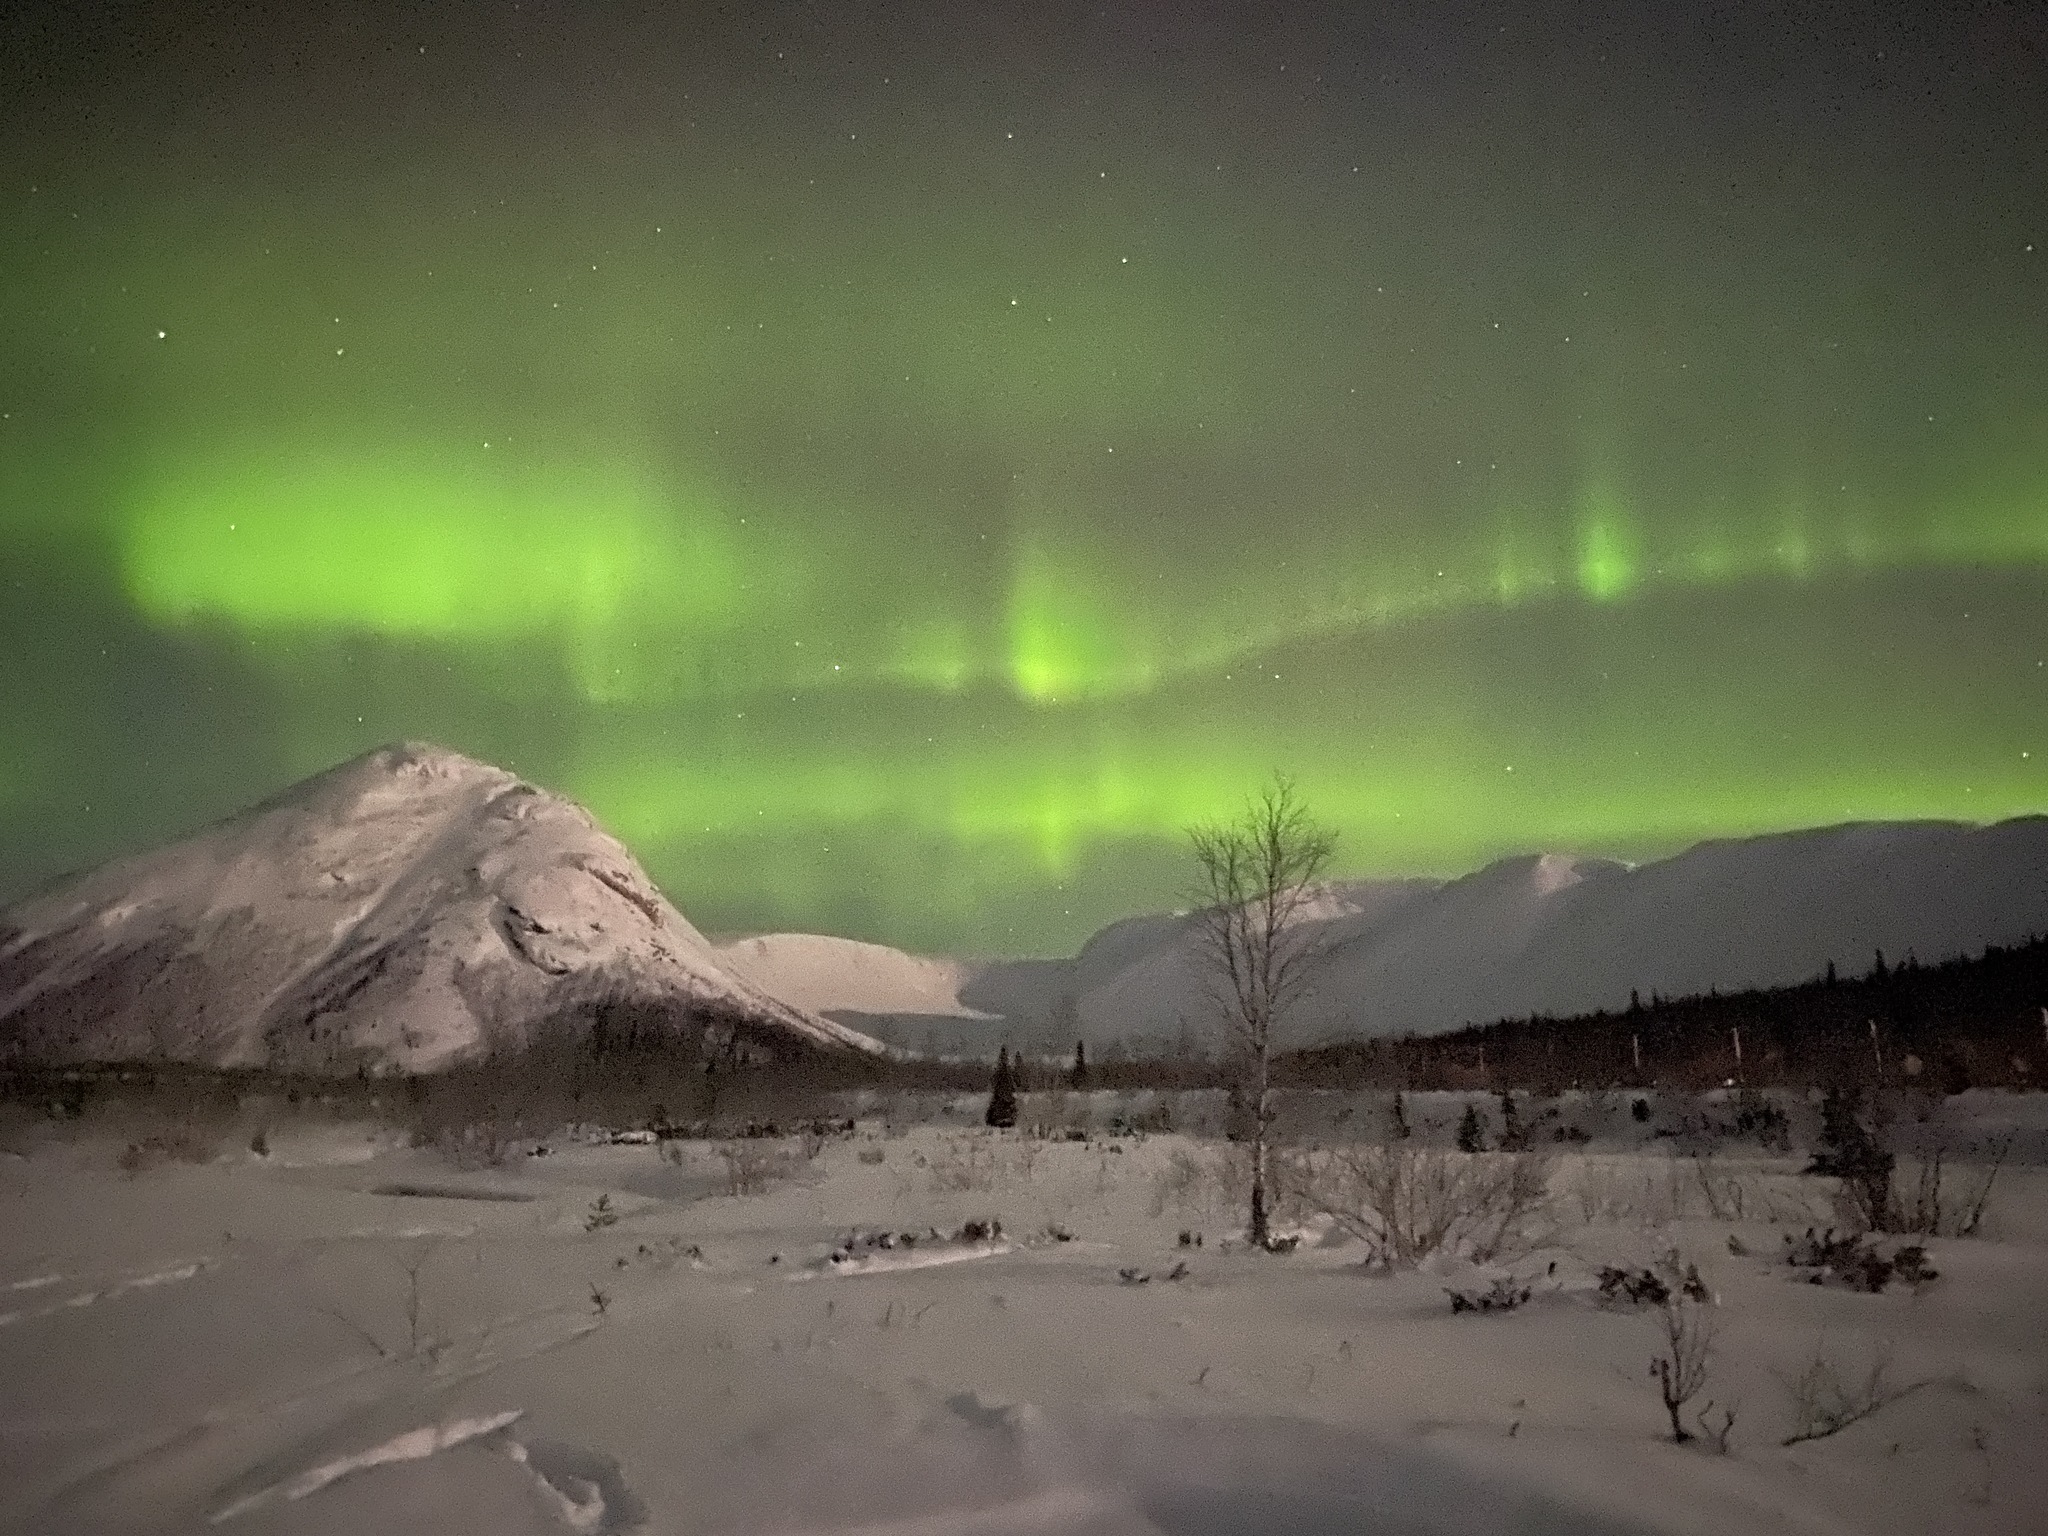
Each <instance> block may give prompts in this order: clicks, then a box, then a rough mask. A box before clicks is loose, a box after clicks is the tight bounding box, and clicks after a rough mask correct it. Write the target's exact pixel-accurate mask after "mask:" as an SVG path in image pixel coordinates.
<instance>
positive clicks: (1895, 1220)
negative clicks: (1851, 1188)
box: [1848, 1135, 2012, 1237]
mask: <svg viewBox="0 0 2048 1536" xmlns="http://www.w3.org/2000/svg"><path fill="white" fill-rule="evenodd" d="M2011 1152H2012V1137H2011V1136H2009V1135H2008V1136H2004V1137H2001V1138H1999V1139H1998V1140H1997V1141H1995V1142H1993V1143H1992V1145H1991V1149H1990V1153H1991V1156H1990V1161H1988V1162H1984V1163H1975V1164H1966V1165H1961V1167H1960V1169H1959V1166H1958V1165H1957V1164H1954V1163H1951V1162H1949V1160H1948V1149H1947V1148H1945V1147H1936V1148H1935V1149H1934V1150H1933V1151H1932V1152H1930V1153H1928V1155H1927V1156H1925V1157H1923V1158H1920V1159H1919V1160H1918V1161H1917V1162H1914V1163H1910V1164H1907V1165H1906V1167H1904V1168H1901V1169H1899V1170H1898V1172H1897V1173H1896V1174H1895V1175H1894V1176H1893V1178H1892V1181H1891V1185H1890V1199H1889V1201H1888V1202H1887V1208H1886V1210H1885V1212H1884V1221H1883V1223H1882V1224H1881V1225H1872V1224H1871V1223H1870V1221H1869V1219H1868V1218H1869V1215H1870V1212H1869V1211H1868V1210H1866V1209H1864V1208H1863V1206H1862V1205H1861V1204H1860V1203H1859V1202H1858V1201H1857V1200H1856V1199H1854V1198H1853V1195H1852V1197H1851V1198H1850V1199H1849V1201H1848V1205H1849V1210H1850V1213H1851V1214H1853V1215H1855V1216H1856V1217H1857V1218H1858V1219H1860V1220H1862V1221H1863V1222H1864V1224H1865V1226H1866V1227H1867V1228H1869V1229H1870V1230H1874V1231H1880V1232H1905V1233H1914V1234H1917V1235H1919V1236H1923V1237H1974V1236H1976V1234H1977V1233H1978V1231H1979V1230H1980V1229H1981V1228H1982V1227H1983V1224H1984V1211H1985V1207H1987V1206H1988V1205H1989V1204H1990V1203H1991V1191H1992V1188H1993V1187H1994V1186H1995V1185H1996V1184H1997V1182H1998V1175H1999V1172H2000V1170H2002V1169H2003V1168H2004V1167H2005V1160H2006V1158H2007V1157H2008V1156H2010V1155H2011ZM1908 1169H1910V1171H1911V1176H1910V1178H1909V1177H1907V1176H1906V1175H1907V1170H1908Z"/></svg>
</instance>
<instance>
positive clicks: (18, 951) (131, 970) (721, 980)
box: [0, 744, 880, 1071]
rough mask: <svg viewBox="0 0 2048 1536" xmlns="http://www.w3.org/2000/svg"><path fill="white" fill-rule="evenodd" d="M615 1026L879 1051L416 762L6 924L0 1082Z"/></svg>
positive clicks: (208, 833) (497, 1042) (533, 801)
mask: <svg viewBox="0 0 2048 1536" xmlns="http://www.w3.org/2000/svg"><path fill="white" fill-rule="evenodd" d="M618 1004H624V1005H630V1006H631V1007H632V1008H634V1009H635V1010H636V1011H637V1013H638V1016H639V1017H641V1018H652V1019H664V1018H666V1019H669V1020H672V1021H673V1022H674V1024H675V1025H676V1026H677V1027H681V1028H698V1027H703V1026H706V1025H708V1026H710V1027H711V1028H713V1029H714V1030H715V1031H722V1032H727V1033H728V1034H736V1035H739V1036H742V1037H745V1038H746V1039H748V1040H751V1041H753V1042H755V1043H757V1044H760V1045H763V1046H766V1047H768V1048H770V1049H776V1048H781V1049H789V1050H797V1049H806V1048H817V1049H834V1050H856V1051H874V1050H878V1049H880V1047H879V1046H877V1044H876V1042H874V1041H873V1040H871V1039H869V1038H867V1037H866V1036H864V1035H862V1034H860V1033H858V1032H856V1031H854V1030H851V1029H849V1028H847V1027H846V1026H844V1025H841V1024H836V1023H833V1022H831V1021H829V1020H826V1019H823V1018H820V1017H818V1016H817V1015H816V1014H814V1013H811V1012H809V1011H807V1010H805V1009H802V1008H798V1007H792V1006H791V1005H789V1004H788V1003H785V1002H783V1001H781V1000H780V999H778V998H776V997H774V996H772V995H770V994H768V993H766V992H763V991H761V990H760V989H758V988H757V987H755V986H753V985H751V984H750V983H748V982H746V981H745V980H742V979H741V978H739V977H736V976H734V975H732V974H731V973H730V972H728V971H727V970H725V969H724V968H723V967H722V966H721V965H720V964H719V963H718V960H717V958H716V957H715V956H714V954H713V953H712V948H711V945H710V944H709V943H708V942H707V941H706V940H705V938H704V936H703V935H702V934H700V933H699V932H698V931H697V930H696V929H695V928H693V927H691V926H690V924H689V923H688V922H686V921H685V920H684V919H683V917H682V915H681V914H680V913H678V912H677V911H676V909H675V908H674V907H672V906H670V905H669V903H668V902H667V901H666V900H665V899H664V898H663V897H662V895H661V893H660V892H659V891H658V890H656V889H655V887H654V883H653V882H652V881H651V880H649V879H648V878H647V874H646V872H645V871H644V870H642V869H641V868H640V866H639V864H638V863H637V862H636V861H635V860H634V859H633V856H632V855H631V854H629V853H628V852H626V850H625V848H624V847H623V846H621V845H620V844H619V843H618V842H617V841H615V840H614V839H612V838H611V837H609V836H607V835H606V834H605V833H604V832H603V831H602V830H601V829H600V828H599V827H598V826H597V824H596V822H595V821H594V820H593V819H592V818H591V816H590V814H589V813H588V812H587V811H585V810H583V809H582V808H581V807H579V806H576V805H573V804H571V803H570V802H569V801H567V800H564V799H561V798H559V797H558V796H555V795H551V794H548V793H547V792H545V791H544V790H540V789H536V788H535V787H534V786H533V785H531V784H527V783H524V782H522V781H521V780H519V779H517V778H515V777H513V775H511V774H509V773H506V772H504V771H503V770H501V769H497V768H492V767H489V766H487V765H485V764H483V763H478V762H474V761H472V760H470V759H469V758H466V757H463V756H460V755H459V754H457V753H454V752H447V751H443V750H441V749H439V748H435V747H429V746H420V745H410V744H409V745H403V746H394V747H386V748H383V749H380V750H378V751H375V752H371V753H368V754H367V755H365V756H363V757H359V758H356V759H354V760H353V761H351V762H347V763H343V764H342V765H341V766H339V767H337V768H334V769H331V770H329V771H328V772H326V773H322V774H319V775H316V776H315V777H313V778H310V779H307V780H305V781H304V782H303V783H300V784H297V785H294V786H293V787H292V788H290V789H288V790H286V791H285V792H284V793H282V794H280V795H278V796H276V797H275V798H274V799H271V800H268V801H266V802H264V803H263V804H261V805H258V806H256V807H254V808H252V809H250V810H248V811H244V812H242V813H241V814H240V815H237V816H234V817H231V818H229V819H228V820H226V821H223V822H221V823H219V824H217V825H215V826H213V827H210V828H208V829H206V830H205V831H203V832H200V833H198V834H196V835H195V836H192V837H188V838H186V839H184V840H182V841H180V842H176V843H173V844H171V845H169V846H168V847H165V848H160V849H158V850H156V851H155V852H152V853H146V854H142V855H140V856H139V857H136V858H130V859H122V860H118V861H117V862H115V863H112V864H108V865H106V866H104V867H103V868H101V869H98V870H95V871H93V872H92V873H90V874H87V875H85V876H83V877H81V878H78V879H75V880H71V881H68V882H65V883H62V884H60V885H58V886H57V887H55V888H53V889H51V890H48V891H45V892H43V893H42V894H40V895H38V896H35V897H32V898H30V899H29V900H27V901H24V902H21V903H19V904H17V905H15V906H13V907H10V908H8V909H7V910H6V911H4V912H0V1059H4V1058H5V1057H6V1056H8V1055H14V1056H17V1057H27V1058H31V1059H37V1060H44V1061H49V1060H60V1061H61V1060H109V1059H123V1058H142V1057H171V1058H176V1059H181V1060H187V1061H199V1062H208V1063H213V1064H216V1065H266V1066H274V1067H290V1068H298V1069H311V1070H325V1071H333V1070H347V1071H353V1070H355V1069H356V1068H358V1067H369V1068H376V1069H384V1068H390V1067H402V1068H406V1069H412V1070H421V1069H431V1068H434V1067H438V1066H443V1065H446V1064H449V1063H451V1062H454V1061H457V1060H461V1059H464V1058H469V1057H474V1056H477V1055H479V1054H484V1053H489V1052H495V1051H502V1050H507V1049H515V1048H518V1047H521V1046H524V1045H527V1044H529V1043H532V1042H533V1041H535V1040H536V1039H537V1038H539V1037H541V1036H543V1035H545V1034H547V1033H548V1032H550V1031H551V1030H559V1029H574V1028H576V1027H578V1025H579V1023H581V1024H585V1025H587V1023H588V1021H589V1019H590V1018H591V1017H593V1016H594V1015H593V1010H594V1009H597V1008H599V1007H601V1006H608V1005H618Z"/></svg>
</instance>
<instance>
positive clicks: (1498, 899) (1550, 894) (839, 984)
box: [747, 816, 2048, 1051]
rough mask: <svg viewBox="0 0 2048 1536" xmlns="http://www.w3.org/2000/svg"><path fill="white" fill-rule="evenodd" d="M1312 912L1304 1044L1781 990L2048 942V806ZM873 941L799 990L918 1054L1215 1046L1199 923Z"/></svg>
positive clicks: (1348, 901)
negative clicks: (1056, 945) (1049, 954)
mask: <svg viewBox="0 0 2048 1536" xmlns="http://www.w3.org/2000/svg"><path fill="white" fill-rule="evenodd" d="M1312 916H1313V921H1314V923H1315V926H1316V929H1317V937H1318V938H1319V939H1320V941H1321V942H1323V943H1324V944H1326V945H1327V946H1328V949H1329V959H1328V961H1327V964H1326V965H1325V967H1324V968H1323V969H1322V970H1321V972H1320V973H1319V975H1318V979H1317V983H1316V985H1315V987H1314V989H1313V991H1312V992H1310V993H1309V994H1308V996H1307V997H1306V998H1305V999H1304V1001H1303V1004H1302V1006H1301V1008H1300V1010H1299V1011H1298V1013H1297V1015H1296V1017H1295V1019H1294V1021H1293V1028H1292V1030H1291V1031H1290V1033H1291V1034H1292V1035H1293V1036H1294V1038H1295V1039H1297V1040H1299V1041H1301V1042H1303V1043H1307V1042H1312V1041H1317V1040H1323V1039H1329V1038H1333V1037H1343V1036H1356V1035H1384V1034H1399V1033H1403V1032H1407V1031H1415V1032H1417V1033H1429V1032H1432V1031H1439V1030H1445V1029H1455V1028H1457V1027H1458V1026H1460V1025H1463V1024H1466V1023H1483V1022H1490V1021H1492V1020H1494V1019H1500V1018H1512V1017H1519V1016H1525V1015H1527V1014H1530V1013H1538V1012H1540V1013H1547V1014H1570V1013H1576V1012H1581V1011H1590V1010H1592V1009H1595V1008H1622V1007H1625V1006H1627V1004H1628V1001H1629V994H1630V993H1631V992H1632V991H1633V992H1639V993H1640V994H1641V995H1642V996H1643V997H1644V998H1645V999H1647V998H1649V997H1650V995H1651V994H1652V993H1661V994H1663V995H1665V996H1682V995H1685V994H1688V993H1695V992H1706V991H1708V990H1710V989H1712V988H1717V987H1718V988H1720V989H1721V990H1723V991H1733V990H1739V989H1741V988H1745V987H1764V986H1779V985H1785V984H1789V983H1793V982H1797V981H1801V980H1804V979H1806V978H1809V977H1812V976H1817V975H1819V974H1820V973H1821V972H1822V971H1823V970H1825V969H1826V967H1827V966H1828V964H1829V963H1830V962H1833V963H1834V964H1835V965H1837V966H1838V967H1840V968H1841V969H1842V971H1843V972H1844V973H1845V974H1846V973H1851V972H1861V971H1863V970H1865V969H1867V968H1868V967H1869V966H1870V964H1871V963H1872V960H1873V957H1874V955H1875V953H1876V952H1877V951H1879V950H1882V951H1883V952H1884V953H1885V954H1886V955H1887V956H1888V957H1889V958H1890V959H1892V960H1894V961H1896V960H1900V959H1903V958H1904V957H1905V956H1907V955H1908V954H1911V955H1914V956H1915V957H1917V958H1918V959H1920V960H1922V961H1934V960H1940V959H1946V958H1948V957H1950V956H1954V955H1960V954H1967V953H1971V952H1974V951H1977V950H1981V949H1982V948H1983V947H1984V946H1985V945H1987V944H2011V943H2017V942H2019V941H2021V940H2023V939H2026V938H2028V937H2030V936H2032V935H2034V934H2039V933H2048V817H2040V816H2030V817H2021V818H2017V819H2015V820H2011V821H2005V822H1999V823H1997V824H1995V825H1991V826H1975V825H1971V824H1967V823H1962V822H1876V823H1860V824H1852V825H1846V826H1839V827H1826V828H1819V829H1815V830H1812V831H1803V832H1788V833H1780V834H1772V835H1768V836H1762V837H1752V838H1741V839H1729V840H1724V841H1717V842H1708V843H1701V844H1699V845H1698V846H1696V847H1694V848H1691V849H1688V850H1687V851H1685V852H1683V853H1680V854H1677V855H1675V856H1673V857H1671V858H1667V859H1660V860H1657V861H1655V862H1653V863H1647V864H1641V865H1635V866H1630V865H1625V864H1619V863H1615V862H1613V861H1611V860H1606V859H1587V858H1576V857H1571V856H1568V855H1563V854H1541V855H1533V856H1525V857H1521V858H1511V859H1503V860H1501V861H1499V862H1497V863H1494V864H1490V865H1488V866H1486V867H1485V868H1484V869H1481V870H1478V871H1475V872H1474V873H1472V874H1469V875H1465V876H1463V877H1461V878H1458V879H1455V880H1425V879H1412V880H1378V881H1362V882H1337V883H1333V884H1331V885H1330V886H1328V887H1326V888H1325V889H1324V890H1323V891H1322V892H1320V893H1319V896H1318V899H1317V901H1316V902H1315V904H1314V907H1313V909H1312ZM811 942H819V941H811ZM825 942H836V941H825ZM859 948H860V949H861V950H862V951H863V952H864V956H865V958H864V959H863V961H862V968H861V969H859V970H858V971H856V970H854V969H851V968H849V969H847V970H845V971H843V972H842V971H838V970H835V968H834V967H832V966H830V965H818V966H814V967H811V968H809V969H806V970H805V971H804V972H803V975H802V981H801V986H800V987H796V986H795V985H794V984H793V983H792V984H791V987H790V990H784V991H780V992H779V993H778V995H783V996H786V997H789V998H791V999H792V1000H795V999H797V998H798V997H800V998H801V1001H802V1004H803V1006H805V1007H808V1008H812V1009H815V1010H816V1011H818V1012H820V1013H824V1014H827V1015H828V1016H831V1017H834V1018H838V1019H841V1020H843V1021H846V1022H850V1023H856V1024H858V1025H859V1026H860V1027H862V1028H867V1029H871V1030H872V1031H873V1032H875V1033H877V1034H880V1035H882V1036H884V1037H885V1038H888V1039H891V1040H893V1041H896V1042H897V1043H900V1044H903V1045H907V1046H911V1047H913V1048H929V1047H932V1046H937V1047H938V1048H940V1049H944V1050H970V1051H977V1050H983V1049H992V1048H993V1046H994V1044H995V1042H996V1041H998V1040H1003V1039H1006V1040H1008V1041H1009V1042H1010V1043H1012V1044H1014V1045H1022V1046H1025V1047H1027V1048H1031V1049H1046V1050H1056V1049H1065V1048H1067V1047H1069V1046H1071V1043H1072V1042H1073V1041H1074V1040H1075V1039H1076V1038H1085V1039H1087V1040H1088V1041H1089V1042H1090V1043H1091V1044H1093V1045H1097V1046H1100V1045H1104V1044H1107V1043H1109V1042H1110V1041H1113V1040H1123V1041H1125V1042H1127V1043H1131V1044H1134V1045H1139V1046H1145V1047H1150V1048H1155V1049H1156V1048H1160V1047H1166V1048H1171V1047H1172V1046H1173V1045H1174V1044H1175V1043H1176V1042H1178V1041H1179V1040H1181V1039H1183V1038H1185V1039H1188V1040H1190V1041H1191V1042H1195V1043H1207V1042H1209V1041H1212V1040H1213V1038H1214V1030H1215V1025H1214V1022H1213V1020H1214V1008H1213V1006H1212V1005H1211V1004H1210V1003H1209V1001H1208V999H1207V997H1206V995H1205V984H1204V969H1203V961H1202V957H1201V953H1200V950H1199V940H1198V937H1197V934H1196V931H1195V924H1194V922H1193V920H1192V919H1190V918H1188V917H1186V916H1185V915H1173V914H1159V915H1151V916H1144V917H1134V918H1128V919H1125V920H1124V921H1121V922H1118V923H1113V924H1111V925H1110V926H1109V927H1107V928H1105V929H1103V930H1102V931H1101V932H1100V933H1098V934H1096V935H1095V936H1094V937H1093V938H1092V939H1090V940H1089V941H1088V943H1087V944H1086V945H1084V946H1083V948H1082V949H1081V952H1080V953H1079V954H1078V955H1075V956H1073V957H1072V958H1070V959H1065V960H1026V961H996V962H987V963H982V964H978V965H977V964H966V963H960V962H944V961H931V960H921V959H918V958H917V957H913V956H906V955H901V954H898V953H897V952H895V951H883V952H882V954H884V955H887V956H893V958H892V959H888V960H881V959H877V958H874V956H873V954H872V951H873V950H874V946H868V945H863V946H859ZM805 952H806V951H804V950H803V948H802V945H801V944H800V943H799V941H797V940H795V939H792V938H791V937H789V936H786V935H785V936H778V937H777V938H776V939H775V940H774V941H772V942H771V944H770V947H769V949H768V950H766V951H764V952H763V954H762V956H761V958H760V960H759V962H758V963H756V964H754V965H753V966H751V967H750V968H749V969H748V971H747V974H748V975H749V976H751V977H752V978H753V979H754V980H755V981H756V982H758V983H759V984H760V985H761V986H762V987H763V988H764V989H766V990H768V991H770V992H778V989H780V988H783V987H784V986H785V981H784V977H785V976H786V975H791V974H792V973H791V972H786V971H785V970H783V969H782V968H781V967H780V966H779V965H778V964H777V962H776V956H777V955H778V954H780V953H788V954H792V955H794V954H798V953H805ZM878 975H900V976H903V977H906V978H908V977H915V978H918V979H919V980H918V985H917V986H916V987H914V988H913V987H911V986H910V985H908V984H907V983H906V985H905V986H904V987H903V988H902V989H901V990H899V991H897V992H894V993H889V994H887V995H882V994H880V993H878V992H877V991H876V990H875V989H874V988H873V987H872V986H868V985H865V984H864V983H863V984H862V985H859V986H856V985H855V978H856V976H859V977H863V978H872V977H875V976H878ZM953 977H958V978H959V982H958V986H957V989H956V990H955V991H954V992H953V994H952V1005H951V1006H950V1007H948V1006H946V1004H947V998H946V996H945V994H944V987H945V985H946V984H947V983H948V982H949V981H950V979H951V978H953ZM842 978H844V979H843V980H842Z"/></svg>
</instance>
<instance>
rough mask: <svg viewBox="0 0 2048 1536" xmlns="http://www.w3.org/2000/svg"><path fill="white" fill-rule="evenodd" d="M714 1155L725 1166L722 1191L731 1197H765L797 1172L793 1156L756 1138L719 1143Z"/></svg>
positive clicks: (781, 1148)
mask: <svg viewBox="0 0 2048 1536" xmlns="http://www.w3.org/2000/svg"><path fill="white" fill-rule="evenodd" d="M718 1156H719V1158H720V1159H721V1160H722V1161H723V1162H724V1163H725V1192H726V1193H727V1194H729V1195H734V1196H739V1195H759V1194H765V1193H766V1192H767V1191H768V1190H770V1189H773V1188H774V1187H775V1186H776V1185H778V1184H781V1183H783V1182H785V1181H786V1180H788V1179H791V1178H793V1177H795V1175H796V1171H797V1162H798V1154H797V1153H794V1152H792V1151H791V1150H790V1149H789V1148H788V1147H785V1146H783V1145H781V1144H780V1143H779V1142H771V1141H763V1140H760V1139H758V1138H751V1137H749V1138H743V1139H741V1140H738V1141H723V1142H720V1143H719V1144H718Z"/></svg>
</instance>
